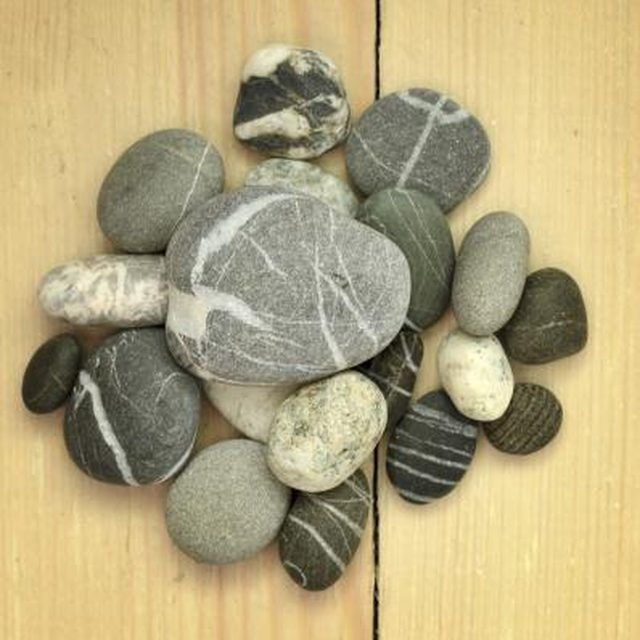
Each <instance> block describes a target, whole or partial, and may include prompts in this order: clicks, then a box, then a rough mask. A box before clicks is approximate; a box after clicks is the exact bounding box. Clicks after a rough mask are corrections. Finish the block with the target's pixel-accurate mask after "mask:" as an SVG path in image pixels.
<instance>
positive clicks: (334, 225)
mask: <svg viewBox="0 0 640 640" xmlns="http://www.w3.org/2000/svg"><path fill="white" fill-rule="evenodd" d="M167 265H168V274H169V283H170V284H169V311H168V316H167V337H168V342H169V347H170V349H171V351H172V353H173V354H174V356H175V357H176V359H177V360H178V362H180V363H181V364H182V365H183V366H184V367H186V368H187V369H189V370H190V371H191V372H193V373H194V374H196V375H198V376H200V377H202V378H205V379H207V378H209V379H211V378H213V379H217V380H221V381H223V382H231V383H239V384H249V385H260V384H288V383H296V382H304V381H308V380H313V379H317V378H321V377H323V376H327V375H331V374H332V373H335V372H336V371H340V370H342V369H347V368H349V367H352V366H355V365H356V364H358V363H360V362H363V361H365V360H367V359H369V358H371V357H372V356H373V355H375V354H376V353H378V352H379V351H381V350H382V349H384V347H386V346H387V344H389V342H391V340H392V339H393V338H394V336H395V335H396V334H397V333H398V331H399V330H400V327H401V326H402V323H403V321H404V318H405V316H406V311H407V306H408V303H409V294H410V286H411V283H410V276H409V267H408V264H407V261H406V258H405V257H404V255H403V254H402V252H401V251H400V249H398V247H396V245H395V244H393V243H392V242H390V241H389V240H387V239H386V238H385V237H384V236H382V235H381V234H379V233H377V232H375V231H373V230H372V229H369V228H368V227H367V226H365V225H362V224H360V223H358V222H355V221H353V220H350V219H347V218H346V217H345V216H342V215H340V214H338V213H336V212H335V211H334V210H333V209H331V207H328V206H327V205H326V204H324V203H322V202H320V201H319V200H318V199H316V198H312V197H310V196H306V195H304V194H301V193H299V192H294V191H283V190H282V189H278V188H274V187H244V188H243V189H240V190H238V191H235V192H231V193H225V194H223V195H221V196H218V197H216V198H214V199H212V200H210V201H209V202H208V203H207V204H205V205H203V206H202V207H200V208H199V209H197V210H196V211H194V212H193V213H191V214H190V215H189V217H188V218H187V219H186V220H185V221H184V223H183V224H181V225H180V227H179V229H178V230H177V231H176V233H175V235H174V236H173V238H172V239H171V243H170V245H169V248H168V251H167Z"/></svg>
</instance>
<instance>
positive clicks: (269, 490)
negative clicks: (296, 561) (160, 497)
mask: <svg viewBox="0 0 640 640" xmlns="http://www.w3.org/2000/svg"><path fill="white" fill-rule="evenodd" d="M265 450H266V448H265V446H264V445H263V444H260V443H259V442H252V441H251V440H225V441H223V442H218V443H217V444H214V445H212V446H210V447H207V448H206V449H204V450H203V451H201V452H200V453H199V454H198V455H197V456H196V457H195V458H194V459H193V461H192V462H190V463H189V466H188V467H187V468H186V469H185V470H184V472H183V473H182V474H180V476H179V477H178V479H177V480H176V481H175V482H174V483H173V486H172V487H171V489H170V490H169V495H168V496H167V507H166V523H167V529H168V531H169V535H170V536H171V539H172V540H173V542H174V543H175V544H176V545H177V546H178V547H179V548H180V549H181V550H182V551H183V552H184V553H186V554H187V555H189V556H191V557H192V558H193V559H194V560H197V561H198V562H207V563H210V564H226V563H230V562H237V561H238V560H244V559H245V558H248V557H249V556H252V555H253V554H255V553H257V552H258V551H260V550H261V549H262V548H264V547H266V546H267V545H268V544H269V543H270V542H272V541H273V540H274V539H275V538H276V536H277V535H278V531H279V530H280V527H281V525H282V523H283V521H284V519H285V516H286V515H287V511H288V509H289V504H290V500H291V491H290V490H289V488H288V487H285V486H284V485H283V484H281V483H280V482H279V481H278V480H277V478H276V477H275V476H274V475H273V474H272V473H271V471H269V468H268V467H267V462H266V459H265Z"/></svg>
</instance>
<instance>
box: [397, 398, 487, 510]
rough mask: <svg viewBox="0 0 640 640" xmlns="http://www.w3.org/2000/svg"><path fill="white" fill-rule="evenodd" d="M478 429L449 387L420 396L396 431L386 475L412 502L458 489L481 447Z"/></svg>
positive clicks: (431, 498)
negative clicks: (455, 401)
mask: <svg viewBox="0 0 640 640" xmlns="http://www.w3.org/2000/svg"><path fill="white" fill-rule="evenodd" d="M477 439H478V427H477V425H476V424H475V423H473V422H472V421H471V420H469V419H468V418H465V417H464V416H463V415H462V414H460V413H458V411H457V410H456V408H455V407H454V406H453V404H452V403H451V400H450V399H449V397H448V396H447V394H446V393H445V392H444V391H432V392H431V393H428V394H427V395H425V396H423V397H422V398H420V399H419V400H418V401H417V402H416V403H415V404H414V405H413V406H412V407H411V409H410V410H409V411H408V413H407V415H406V416H405V417H404V419H403V420H402V422H400V424H398V426H397V427H396V428H395V429H394V430H393V432H392V434H391V437H390V438H389V444H388V446H387V475H388V476H389V480H390V481H391V484H392V485H393V486H394V487H395V489H396V491H397V492H398V493H399V494H400V495H401V496H402V497H403V498H404V499H405V500H407V501H408V502H413V503H416V504H426V503H428V502H433V501H434V500H438V499H439V498H442V497H443V496H446V495H447V494H448V493H450V492H451V491H453V489H455V487H456V486H457V485H458V482H460V480H461V479H462V477H463V476H464V474H465V473H466V472H467V469H468V468H469V465H470V464H471V461H472V460H473V455H474V453H475V451H476V443H477Z"/></svg>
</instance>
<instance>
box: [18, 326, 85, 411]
mask: <svg viewBox="0 0 640 640" xmlns="http://www.w3.org/2000/svg"><path fill="white" fill-rule="evenodd" d="M81 357H82V348H81V347H80V343H79V342H78V340H77V339H76V337H75V336H74V335H72V334H71V333H61V334H60V335H58V336H55V337H53V338H50V339H49V340H47V341H46V342H45V343H44V344H42V345H41V346H40V347H39V348H38V350H37V351H36V352H35V353H34V354H33V356H31V360H29V364H28V365H27V368H26V370H25V372H24V377H23V378H22V401H23V402H24V406H25V407H27V409H29V411H31V412H32V413H48V412H49V411H53V410H54V409H57V408H58V407H61V406H62V405H63V404H64V401H65V400H66V399H67V398H68V397H69V394H70V393H71V389H73V385H74V383H75V381H76V377H77V375H78V369H79V368H80V359H81Z"/></svg>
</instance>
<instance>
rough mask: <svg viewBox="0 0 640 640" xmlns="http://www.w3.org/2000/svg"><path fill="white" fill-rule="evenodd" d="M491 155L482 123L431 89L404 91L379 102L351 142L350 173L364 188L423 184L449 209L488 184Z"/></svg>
mask: <svg viewBox="0 0 640 640" xmlns="http://www.w3.org/2000/svg"><path fill="white" fill-rule="evenodd" d="M490 155H491V148H490V145H489V139H488V138H487V134H486V133H485V131H484V129H483V127H482V125H481V124H480V122H478V120H477V119H476V118H475V117H474V116H473V115H471V114H470V113H469V112H468V111H466V110H465V109H463V108H462V107H461V106H460V105H459V104H458V103H456V102H454V101H453V100H451V98H448V97H447V96H445V95H443V94H441V93H439V92H437V91H433V90H431V89H408V90H406V91H398V92H396V93H391V94H389V95H387V96H385V97H384V98H382V99H381V100H378V101H377V102H374V103H373V104H372V105H371V106H370V107H369V108H368V109H367V110H366V111H365V112H364V113H363V115H362V117H361V118H360V121H359V122H358V124H357V125H355V126H354V128H353V131H352V132H351V135H350V136H349V139H348V141H347V168H348V170H349V175H350V176H351V178H352V179H353V181H354V182H355V184H356V185H357V186H358V188H359V189H361V190H362V191H363V192H364V193H366V194H371V193H375V192H376V191H381V190H382V189H385V188H387V187H406V188H408V189H417V190H419V191H423V192H425V193H426V194H427V195H430V196H431V197H432V198H433V199H434V200H435V201H436V203H437V204H438V206H439V207H440V208H441V209H442V210H443V211H445V212H448V211H450V210H451V209H453V207H455V206H456V205H457V204H458V203H459V202H460V201H462V200H464V198H466V197H467V196H468V195H469V194H470V193H472V192H473V191H475V189H476V188H477V187H478V186H479V185H480V184H481V183H482V181H483V180H484V178H485V176H486V175H487V173H488V171H489V164H490Z"/></svg>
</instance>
